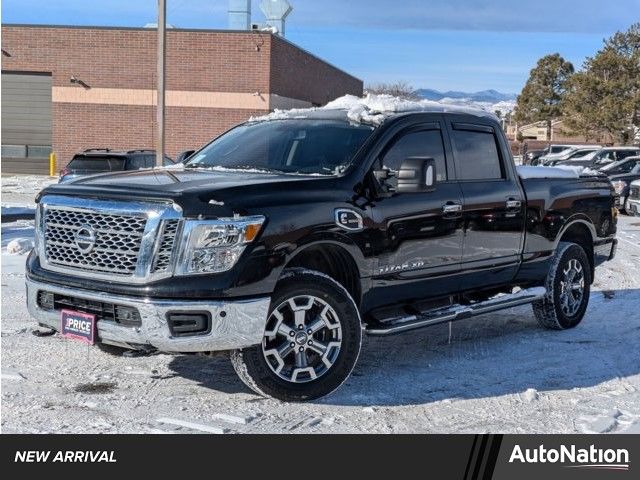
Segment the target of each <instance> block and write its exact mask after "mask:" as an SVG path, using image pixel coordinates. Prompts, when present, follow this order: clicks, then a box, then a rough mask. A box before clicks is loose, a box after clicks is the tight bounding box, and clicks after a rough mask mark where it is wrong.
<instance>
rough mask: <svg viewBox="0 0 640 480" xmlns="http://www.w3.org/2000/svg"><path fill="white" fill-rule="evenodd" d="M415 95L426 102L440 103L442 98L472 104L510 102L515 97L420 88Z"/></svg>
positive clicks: (483, 91) (485, 91)
mask: <svg viewBox="0 0 640 480" xmlns="http://www.w3.org/2000/svg"><path fill="white" fill-rule="evenodd" d="M416 93H417V94H418V95H419V96H420V97H422V98H424V99H427V100H433V101H436V102H438V101H440V100H442V99H443V98H447V99H448V98H451V99H456V100H467V101H472V102H483V103H498V102H511V101H514V100H515V99H516V97H517V95H516V94H515V93H502V92H498V91H497V90H482V91H480V92H459V91H455V90H450V91H448V92H440V91H438V90H433V89H431V88H420V89H418V90H416Z"/></svg>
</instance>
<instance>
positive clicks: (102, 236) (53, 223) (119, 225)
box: [44, 206, 147, 275]
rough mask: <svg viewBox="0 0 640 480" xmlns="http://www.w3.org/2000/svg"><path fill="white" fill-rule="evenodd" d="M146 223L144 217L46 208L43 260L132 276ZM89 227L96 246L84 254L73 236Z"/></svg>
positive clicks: (54, 263)
mask: <svg viewBox="0 0 640 480" xmlns="http://www.w3.org/2000/svg"><path fill="white" fill-rule="evenodd" d="M146 222H147V219H146V217H145V216H132V215H113V214H101V213H96V212H85V211H78V210H66V209H64V208H56V207H54V206H49V207H47V208H46V209H45V210H44V240H45V256H46V260H47V262H48V263H49V264H51V265H60V266H66V267H72V268H79V269H82V270H90V271H98V272H109V273H112V274H116V275H133V274H134V273H135V271H136V265H137V261H138V254H139V252H140V246H141V241H142V234H143V233H144V229H145V225H146ZM86 227H90V228H91V229H93V230H94V231H95V246H94V248H93V250H92V251H91V252H88V253H83V252H81V251H80V249H79V248H78V246H77V244H76V239H75V235H76V233H77V232H78V231H79V230H80V229H82V228H86Z"/></svg>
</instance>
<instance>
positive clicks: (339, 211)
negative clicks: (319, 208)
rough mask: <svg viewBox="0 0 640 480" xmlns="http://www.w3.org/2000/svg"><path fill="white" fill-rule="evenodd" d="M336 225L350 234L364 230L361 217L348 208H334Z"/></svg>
mask: <svg viewBox="0 0 640 480" xmlns="http://www.w3.org/2000/svg"><path fill="white" fill-rule="evenodd" d="M335 215H336V225H338V226H339V227H342V228H344V229H345V230H349V231H352V232H359V231H360V230H362V229H363V228H364V226H363V222H362V216H361V215H360V214H359V213H357V212H354V211H353V210H350V209H348V208H336V210H335Z"/></svg>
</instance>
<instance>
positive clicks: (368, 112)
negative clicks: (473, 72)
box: [251, 94, 495, 125]
mask: <svg viewBox="0 0 640 480" xmlns="http://www.w3.org/2000/svg"><path fill="white" fill-rule="evenodd" d="M322 110H344V111H346V112H347V118H349V120H351V121H352V122H356V123H370V124H373V125H380V124H381V123H382V122H384V120H385V119H386V118H387V117H388V116H390V115H393V114H395V113H403V112H454V113H470V114H472V115H477V116H482V117H487V116H489V117H494V118H495V115H494V114H493V113H492V112H490V111H486V110H482V109H479V108H477V107H474V106H469V105H467V104H466V103H465V102H461V103H443V102H435V101H432V100H404V99H402V98H398V97H394V96H392V95H374V94H367V95H366V96H365V97H356V96H355V95H345V96H343V97H340V98H337V99H335V100H334V101H332V102H329V103H328V104H326V105H325V106H324V107H317V108H294V109H292V110H275V111H274V112H273V113H270V114H268V115H264V116H261V117H252V118H251V121H263V120H285V119H294V118H306V117H307V116H308V115H309V114H310V113H311V112H317V111H322Z"/></svg>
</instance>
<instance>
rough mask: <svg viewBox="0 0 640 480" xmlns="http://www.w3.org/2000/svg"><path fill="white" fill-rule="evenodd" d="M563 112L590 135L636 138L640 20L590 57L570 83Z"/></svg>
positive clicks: (577, 129) (639, 122) (639, 120)
mask: <svg viewBox="0 0 640 480" xmlns="http://www.w3.org/2000/svg"><path fill="white" fill-rule="evenodd" d="M563 112H564V114H565V124H566V125H567V126H568V127H569V128H570V129H571V130H572V131H573V132H575V133H580V134H582V135H585V136H586V137H587V138H595V139H596V140H599V139H600V138H601V137H602V136H603V135H604V134H608V135H610V136H611V137H613V138H615V139H616V140H618V141H619V142H621V143H628V142H630V141H633V139H634V136H635V132H636V131H637V130H638V128H640V23H636V24H634V25H632V26H631V27H630V28H629V29H628V30H627V31H626V32H618V33H616V34H615V35H613V36H612V37H611V38H609V39H608V40H606V41H605V42H604V46H603V48H602V49H601V50H600V51H598V52H597V53H596V55H595V56H593V57H591V58H587V60H586V61H585V62H584V65H583V69H582V71H580V72H578V73H576V74H575V75H574V76H573V77H572V79H571V81H570V82H569V86H568V93H567V95H566V97H565V99H564V102H563Z"/></svg>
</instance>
